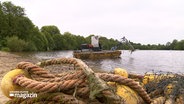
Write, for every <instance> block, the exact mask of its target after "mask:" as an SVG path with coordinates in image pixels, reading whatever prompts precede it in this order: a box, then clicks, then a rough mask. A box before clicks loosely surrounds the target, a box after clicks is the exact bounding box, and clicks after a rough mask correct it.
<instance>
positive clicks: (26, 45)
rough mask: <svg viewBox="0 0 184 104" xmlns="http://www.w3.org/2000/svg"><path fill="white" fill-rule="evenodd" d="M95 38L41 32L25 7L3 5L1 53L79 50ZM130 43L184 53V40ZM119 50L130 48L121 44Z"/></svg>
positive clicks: (111, 42)
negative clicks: (82, 45)
mask: <svg viewBox="0 0 184 104" xmlns="http://www.w3.org/2000/svg"><path fill="white" fill-rule="evenodd" d="M91 36H92V35H89V36H88V37H83V36H80V35H74V34H72V33H70V32H64V33H63V34H61V33H60V30H59V29H58V28H57V26H54V25H50V26H43V27H41V29H39V28H38V27H37V26H35V25H34V24H33V23H32V21H31V20H30V19H29V18H28V17H27V16H26V14H25V10H24V8H22V7H20V6H16V5H14V4H12V3H11V2H2V3H1V2H0V50H4V51H50V50H76V49H79V48H80V44H83V43H90V39H91ZM100 43H101V44H102V46H103V49H111V47H112V46H115V45H117V44H118V40H115V39H112V38H111V39H107V38H106V37H101V38H100ZM131 44H132V45H133V46H134V47H135V49H141V50H184V40H181V41H178V40H173V41H172V42H168V43H166V44H165V45H162V44H158V45H150V44H148V45H142V44H140V43H133V42H131ZM119 49H128V47H127V46H126V45H122V46H120V47H119Z"/></svg>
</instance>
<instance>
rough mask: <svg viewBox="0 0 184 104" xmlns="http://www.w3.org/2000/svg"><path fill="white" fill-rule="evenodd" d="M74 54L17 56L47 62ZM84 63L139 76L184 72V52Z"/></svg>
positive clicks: (146, 52) (147, 52)
mask: <svg viewBox="0 0 184 104" xmlns="http://www.w3.org/2000/svg"><path fill="white" fill-rule="evenodd" d="M72 53H73V51H51V52H33V53H16V54H19V55H21V56H23V57H35V58H37V59H39V60H45V59H51V58H59V57H73V55H72ZM83 61H84V62H85V63H86V64H87V65H88V66H90V67H91V68H92V69H94V70H98V71H107V72H109V71H111V70H113V69H114V68H116V67H120V68H125V69H126V70H128V71H129V72H134V73H139V74H143V73H145V72H148V71H152V70H154V71H156V72H160V71H161V72H168V71H169V72H173V73H181V72H182V73H183V72H184V51H159V50H137V51H135V52H133V53H132V54H131V53H130V52H129V51H122V54H121V58H117V59H101V60H83Z"/></svg>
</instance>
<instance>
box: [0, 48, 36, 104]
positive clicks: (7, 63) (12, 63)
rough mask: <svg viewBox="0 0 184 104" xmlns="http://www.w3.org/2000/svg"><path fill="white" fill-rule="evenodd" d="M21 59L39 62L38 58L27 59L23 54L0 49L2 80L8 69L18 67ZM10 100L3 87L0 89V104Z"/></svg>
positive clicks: (0, 78)
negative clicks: (2, 89) (3, 91)
mask: <svg viewBox="0 0 184 104" xmlns="http://www.w3.org/2000/svg"><path fill="white" fill-rule="evenodd" d="M21 61H29V62H33V63H36V62H38V60H36V59H25V58H23V57H21V56H18V55H15V54H11V53H8V52H2V51H0V82H1V80H2V77H3V76H4V75H5V74H6V73H7V72H8V71H10V70H11V69H14V68H15V67H16V65H17V63H19V62H21ZM8 100H9V98H7V97H6V96H4V95H3V94H2V91H1V89H0V104H5V103H6V102H7V101H8Z"/></svg>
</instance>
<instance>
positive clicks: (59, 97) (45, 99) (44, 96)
mask: <svg viewBox="0 0 184 104" xmlns="http://www.w3.org/2000/svg"><path fill="white" fill-rule="evenodd" d="M16 100H19V102H18V103H17V101H16ZM16 100H14V99H13V100H10V101H8V102H7V104H35V103H38V104H86V103H85V102H83V101H82V100H78V99H76V98H75V97H73V96H71V95H66V94H64V93H40V94H38V97H35V98H29V99H23V98H19V99H16Z"/></svg>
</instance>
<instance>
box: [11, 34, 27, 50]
mask: <svg viewBox="0 0 184 104" xmlns="http://www.w3.org/2000/svg"><path fill="white" fill-rule="evenodd" d="M7 47H8V48H9V49H10V51H15V52H20V51H23V50H25V49H26V47H27V43H26V42H25V41H24V40H22V39H19V38H18V37H17V36H12V37H9V38H7Z"/></svg>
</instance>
